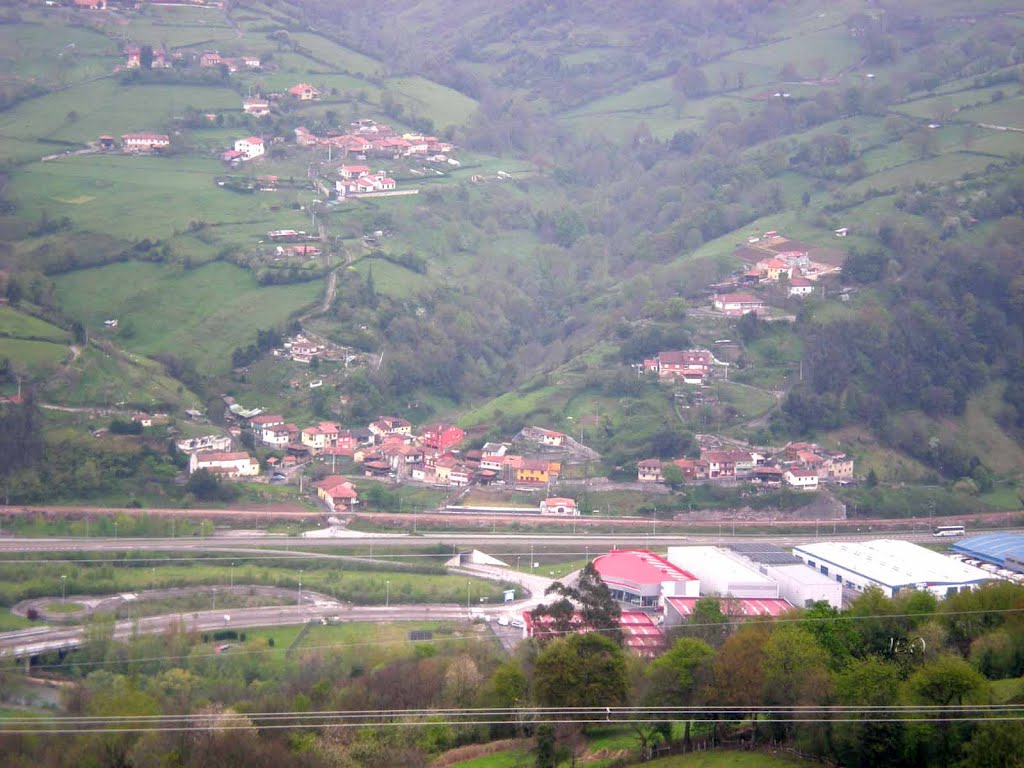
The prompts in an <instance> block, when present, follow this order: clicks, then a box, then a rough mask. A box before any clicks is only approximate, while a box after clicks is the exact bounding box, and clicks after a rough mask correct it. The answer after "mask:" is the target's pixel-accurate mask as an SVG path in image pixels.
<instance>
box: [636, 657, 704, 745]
mask: <svg viewBox="0 0 1024 768" xmlns="http://www.w3.org/2000/svg"><path fill="white" fill-rule="evenodd" d="M714 654H715V652H714V650H713V649H712V648H711V646H710V645H708V644H707V643H705V642H704V641H703V640H697V639H695V638H692V637H681V638H679V639H678V640H676V641H675V642H674V643H673V644H672V647H671V648H670V649H669V650H668V651H667V652H666V653H664V654H663V655H661V656H659V657H658V658H657V659H655V660H654V661H652V662H651V663H650V665H649V666H648V667H647V670H646V673H645V674H646V676H647V678H648V680H649V681H650V683H651V688H650V691H649V692H648V695H647V698H648V699H649V700H650V702H651V703H652V704H655V705H662V706H688V705H692V704H696V703H697V701H698V700H699V699H700V694H699V692H698V683H699V682H700V681H701V679H702V678H703V677H704V676H705V675H704V674H703V673H705V672H706V671H707V670H709V668H710V662H711V659H712V657H713V656H714ZM690 723H691V720H690V718H687V720H686V725H685V733H684V736H683V740H684V742H685V743H686V745H687V748H689V745H690Z"/></svg>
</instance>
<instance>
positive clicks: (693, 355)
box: [643, 349, 714, 379]
mask: <svg viewBox="0 0 1024 768" xmlns="http://www.w3.org/2000/svg"><path fill="white" fill-rule="evenodd" d="M713 364H714V356H713V355H712V354H711V352H709V351H708V350H706V349H687V350H673V351H669V352H659V353H658V354H657V355H656V356H655V357H653V358H651V359H649V360H644V363H643V367H644V370H645V371H650V372H653V373H657V374H658V377H659V378H662V379H665V378H670V377H683V376H685V375H687V374H688V375H690V376H695V375H696V374H697V373H709V372H710V371H711V367H712V365H713Z"/></svg>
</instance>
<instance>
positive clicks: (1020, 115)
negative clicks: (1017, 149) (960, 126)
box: [956, 96, 1024, 149]
mask: <svg viewBox="0 0 1024 768" xmlns="http://www.w3.org/2000/svg"><path fill="white" fill-rule="evenodd" d="M956 117H957V120H969V121H971V122H975V123H988V124H990V125H1004V126H1007V127H1009V128H1020V129H1024V96H1016V97H1014V98H1007V99H1003V100H1002V101H996V102H993V103H991V104H986V105H984V106H981V107H976V108H974V109H965V110H963V111H962V112H959V113H957V116H956ZM1021 144H1022V145H1024V136H1022V137H1021ZM1022 149H1024V147H1022Z"/></svg>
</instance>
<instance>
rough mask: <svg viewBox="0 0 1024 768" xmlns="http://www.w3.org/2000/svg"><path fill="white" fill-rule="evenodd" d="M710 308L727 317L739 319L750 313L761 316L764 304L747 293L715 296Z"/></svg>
mask: <svg viewBox="0 0 1024 768" xmlns="http://www.w3.org/2000/svg"><path fill="white" fill-rule="evenodd" d="M712 306H713V307H714V309H715V311H716V312H721V313H723V314H725V315H728V316H729V317H740V316H742V315H746V314H748V313H750V312H753V313H755V314H761V313H763V312H764V310H765V306H764V302H763V301H761V299H759V298H757V297H756V296H752V295H751V294H749V293H723V294H715V297H714V299H712Z"/></svg>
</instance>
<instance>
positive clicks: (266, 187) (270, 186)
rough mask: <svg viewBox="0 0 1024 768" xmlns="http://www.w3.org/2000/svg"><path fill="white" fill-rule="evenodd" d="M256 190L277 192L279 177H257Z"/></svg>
mask: <svg viewBox="0 0 1024 768" xmlns="http://www.w3.org/2000/svg"><path fill="white" fill-rule="evenodd" d="M256 188H257V189H258V190H259V191H260V192H276V191H277V176H257V177H256Z"/></svg>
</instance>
